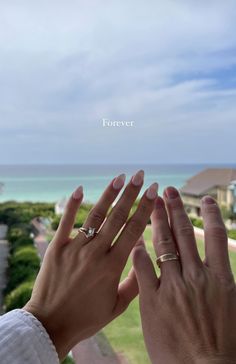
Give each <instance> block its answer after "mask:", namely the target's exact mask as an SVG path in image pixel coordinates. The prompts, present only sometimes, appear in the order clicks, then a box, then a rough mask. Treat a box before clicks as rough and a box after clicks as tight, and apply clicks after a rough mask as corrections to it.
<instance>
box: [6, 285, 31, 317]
mask: <svg viewBox="0 0 236 364" xmlns="http://www.w3.org/2000/svg"><path fill="white" fill-rule="evenodd" d="M33 285H34V283H33V281H30V282H24V283H22V284H21V285H19V286H18V287H17V288H15V289H14V290H13V291H11V292H10V293H9V294H8V295H7V296H6V297H5V300H4V304H5V308H6V312H8V311H11V310H14V309H15V308H22V307H23V306H24V305H25V304H26V303H27V302H28V301H29V299H30V297H31V294H32V290H33Z"/></svg>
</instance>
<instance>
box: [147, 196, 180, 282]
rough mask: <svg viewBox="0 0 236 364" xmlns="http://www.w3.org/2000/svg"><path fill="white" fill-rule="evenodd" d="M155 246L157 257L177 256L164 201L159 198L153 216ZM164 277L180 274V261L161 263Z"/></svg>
mask: <svg viewBox="0 0 236 364" xmlns="http://www.w3.org/2000/svg"><path fill="white" fill-rule="evenodd" d="M151 222H152V238H153V245H154V249H155V252H156V255H157V257H160V256H162V255H164V254H174V255H176V254H177V249H176V246H175V242H174V239H173V236H172V232H171V229H170V226H169V222H168V215H167V212H166V208H165V204H164V201H163V199H162V198H161V197H158V198H157V200H156V203H155V207H154V210H153V213H152V215H151ZM160 269H161V274H162V275H169V274H171V275H172V276H173V273H174V276H175V275H178V274H180V271H181V266H180V262H179V260H168V261H165V262H162V263H160Z"/></svg>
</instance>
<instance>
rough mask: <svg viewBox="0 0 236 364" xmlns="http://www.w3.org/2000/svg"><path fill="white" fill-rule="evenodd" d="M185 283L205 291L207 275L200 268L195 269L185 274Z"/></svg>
mask: <svg viewBox="0 0 236 364" xmlns="http://www.w3.org/2000/svg"><path fill="white" fill-rule="evenodd" d="M183 276H184V278H185V281H186V282H188V284H190V285H191V287H194V288H195V289H198V290H199V289H205V286H206V275H205V274H204V271H203V269H201V268H200V267H195V268H193V269H191V270H188V271H187V272H184V273H183Z"/></svg>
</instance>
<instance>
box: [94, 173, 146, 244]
mask: <svg viewBox="0 0 236 364" xmlns="http://www.w3.org/2000/svg"><path fill="white" fill-rule="evenodd" d="M143 178H144V171H143V170H140V171H138V172H137V173H136V174H135V175H134V176H133V177H132V178H131V180H130V182H129V183H128V185H127V186H126V188H125V190H124V192H123V194H122V195H121V197H120V199H119V200H118V202H117V204H116V205H115V206H114V207H113V209H112V211H111V213H110V215H109V216H108V217H107V219H106V221H105V222H104V224H103V226H102V227H101V229H100V231H99V239H101V241H103V243H104V245H105V247H106V248H110V246H111V244H112V241H113V239H114V238H115V236H116V235H117V234H118V232H119V231H120V229H121V228H122V227H123V225H124V224H125V222H126V220H127V218H128V216H129V212H130V210H131V208H132V206H133V204H134V202H135V200H136V198H137V197H138V194H139V192H140V190H141V188H142V185H143Z"/></svg>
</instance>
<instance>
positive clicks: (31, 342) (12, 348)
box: [0, 309, 59, 364]
mask: <svg viewBox="0 0 236 364" xmlns="http://www.w3.org/2000/svg"><path fill="white" fill-rule="evenodd" d="M0 362H1V363H4V364H59V358H58V355H57V352H56V349H55V346H54V345H53V343H52V341H51V339H50V337H49V335H48V333H47V331H46V330H45V328H44V327H43V325H42V324H41V322H40V321H38V320H37V319H36V317H35V316H33V315H32V314H31V313H29V312H27V311H25V310H23V309H17V310H13V311H10V312H8V313H6V314H5V315H3V316H1V317H0Z"/></svg>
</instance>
